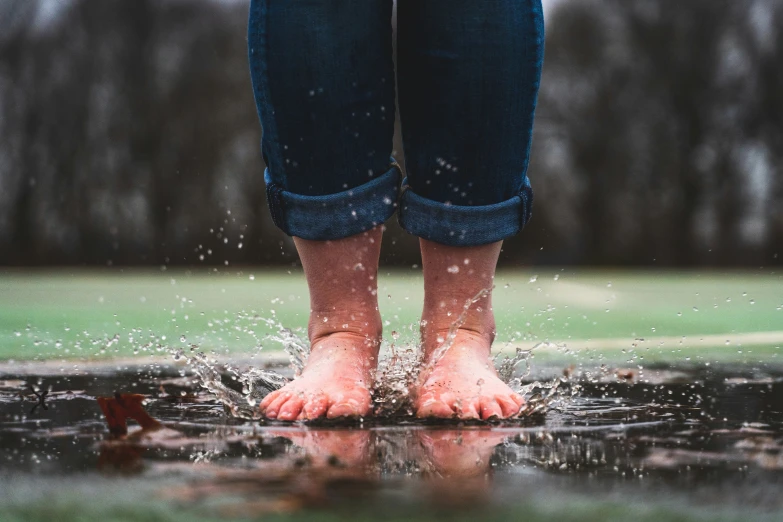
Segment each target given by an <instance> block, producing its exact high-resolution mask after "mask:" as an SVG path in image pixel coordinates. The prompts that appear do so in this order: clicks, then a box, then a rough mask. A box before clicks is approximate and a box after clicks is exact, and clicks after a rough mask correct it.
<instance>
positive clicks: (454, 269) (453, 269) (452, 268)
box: [446, 265, 459, 274]
mask: <svg viewBox="0 0 783 522" xmlns="http://www.w3.org/2000/svg"><path fill="white" fill-rule="evenodd" d="M446 271H447V272H448V273H449V274H456V273H458V272H459V267H458V266H457V265H451V266H450V267H448V268H447V269H446Z"/></svg>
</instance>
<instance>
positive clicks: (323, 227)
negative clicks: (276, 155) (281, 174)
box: [264, 164, 401, 241]
mask: <svg viewBox="0 0 783 522" xmlns="http://www.w3.org/2000/svg"><path fill="white" fill-rule="evenodd" d="M400 178H401V175H400V168H399V166H398V165H397V164H392V167H391V168H390V169H389V170H388V171H387V172H386V173H384V174H383V175H381V176H378V177H377V178H375V179H373V180H372V181H368V182H367V183H365V184H363V185H360V186H358V187H355V188H352V189H350V190H345V191H342V192H337V193H335V194H326V195H319V196H303V195H300V194H294V193H293V192H288V191H287V190H285V189H283V187H282V186H280V185H279V184H277V183H275V182H273V181H272V178H271V176H270V174H269V169H267V170H266V171H265V172H264V181H265V182H266V196H267V201H268V203H269V209H270V211H271V213H272V221H273V222H274V223H275V225H277V226H278V227H279V228H280V229H281V230H283V232H285V233H286V234H288V235H289V236H296V237H301V238H302V239H312V240H317V241H326V240H333V239H342V238H345V237H348V236H353V235H356V234H359V233H361V232H365V231H367V230H370V229H371V228H373V227H375V226H377V225H380V224H381V223H384V222H385V221H386V220H387V219H389V218H390V217H391V215H392V214H394V211H395V210H396V209H397V195H398V193H399V187H400Z"/></svg>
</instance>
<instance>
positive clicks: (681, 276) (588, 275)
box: [0, 269, 783, 361]
mask: <svg viewBox="0 0 783 522" xmlns="http://www.w3.org/2000/svg"><path fill="white" fill-rule="evenodd" d="M379 301H380V306H381V313H382V315H383V318H384V320H385V321H386V330H385V331H386V334H387V337H388V334H390V333H391V332H392V331H396V332H398V333H399V334H400V335H401V337H400V340H399V341H398V342H407V343H414V342H415V339H416V326H415V325H416V321H417V319H418V315H419V313H420V306H421V301H422V288H421V274H420V271H419V270H416V269H410V270H402V271H394V272H391V273H384V274H382V276H381V278H380V289H379ZM494 308H495V313H496V317H497V322H498V343H497V347H498V349H504V347H505V349H509V348H513V347H514V346H518V345H522V346H532V345H534V344H536V343H537V342H540V341H543V340H549V341H557V342H565V343H566V345H568V346H569V347H570V348H573V349H580V348H584V349H587V348H590V349H591V350H597V351H599V352H602V353H604V352H605V354H606V355H607V356H611V355H612V354H615V355H617V356H618V357H623V355H621V354H623V353H624V352H623V349H628V348H631V347H632V344H633V343H634V339H638V338H644V339H645V342H644V343H642V344H641V346H643V347H644V348H645V349H646V351H647V352H648V358H647V359H648V360H650V359H652V360H684V359H685V358H688V357H692V356H693V355H694V354H697V355H698V354H704V353H709V354H710V356H711V357H713V358H717V359H720V360H743V361H748V360H750V361H754V360H756V359H758V360H770V359H773V358H776V357H777V354H778V352H780V351H782V350H781V347H782V346H783V276H781V275H779V274H774V273H770V272H766V273H747V272H738V273H712V272H688V273H675V272H629V271H588V270H582V269H564V270H541V271H539V270H524V271H521V270H519V271H513V272H511V271H507V272H501V273H500V274H499V275H498V277H497V280H496V288H495V292H494ZM307 312H308V297H307V289H306V285H305V282H304V278H303V276H302V274H301V271H297V270H292V271H287V270H274V271H273V270H257V269H244V270H241V271H239V270H234V271H222V272H209V271H207V270H206V269H201V270H200V271H198V272H195V271H194V272H191V271H185V270H166V271H137V270H121V269H114V270H92V271H87V270H85V271H79V270H62V271H46V272H41V271H18V270H6V271H4V272H0V360H9V359H15V360H30V359H57V358H68V359H70V358H75V359H96V358H106V357H112V356H114V357H116V356H123V357H125V356H133V355H151V354H157V353H161V354H167V353H168V352H169V351H170V349H172V348H176V347H186V346H191V345H193V344H195V345H198V346H199V347H200V348H201V349H203V350H205V351H215V352H217V353H220V354H226V355H228V356H236V355H238V354H245V355H246V354H249V353H253V352H256V351H257V348H256V347H257V346H258V345H262V346H263V347H264V351H265V352H267V353H268V352H271V351H273V350H278V349H279V345H278V344H276V343H274V342H272V341H269V340H268V339H265V336H266V335H267V334H268V333H270V332H272V331H273V328H271V327H270V326H268V325H267V324H265V323H264V322H259V321H258V318H256V319H253V317H254V316H256V315H257V316H258V317H260V318H267V319H268V318H275V319H276V320H278V321H279V322H280V323H281V324H282V325H284V326H286V327H289V328H292V329H297V328H303V327H304V326H305V325H306V322H307ZM508 343H512V344H511V345H509V344H508ZM637 349H638V348H637ZM705 350H706V351H705ZM699 356H701V355H699ZM781 359H783V357H781Z"/></svg>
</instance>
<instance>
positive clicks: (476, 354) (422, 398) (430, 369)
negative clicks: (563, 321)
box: [415, 330, 525, 420]
mask: <svg viewBox="0 0 783 522" xmlns="http://www.w3.org/2000/svg"><path fill="white" fill-rule="evenodd" d="M424 372H425V373H424V374H423V375H422V380H421V384H420V385H419V387H418V390H417V393H416V401H415V404H416V416H417V417H437V418H458V419H481V420H490V419H507V418H509V417H513V416H515V415H516V414H517V413H519V410H520V409H521V407H522V405H524V404H525V400H524V399H523V398H522V396H520V395H519V394H517V393H514V391H513V390H512V389H511V388H509V386H508V385H507V384H506V383H504V382H503V381H501V380H500V378H499V377H498V375H497V372H496V371H495V366H494V364H493V363H492V361H491V360H490V359H489V341H488V339H487V338H486V336H482V335H478V334H476V333H474V332H470V331H465V330H458V331H457V334H456V337H455V339H454V344H453V345H452V346H451V347H450V348H449V349H448V350H447V351H446V353H445V354H444V355H443V357H441V358H440V360H438V361H436V362H435V364H430V365H427V366H425V369H424Z"/></svg>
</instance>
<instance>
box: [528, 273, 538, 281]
mask: <svg viewBox="0 0 783 522" xmlns="http://www.w3.org/2000/svg"><path fill="white" fill-rule="evenodd" d="M536 281H538V276H537V275H534V276H533V277H531V278H530V281H528V283H535V282H536Z"/></svg>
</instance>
